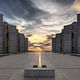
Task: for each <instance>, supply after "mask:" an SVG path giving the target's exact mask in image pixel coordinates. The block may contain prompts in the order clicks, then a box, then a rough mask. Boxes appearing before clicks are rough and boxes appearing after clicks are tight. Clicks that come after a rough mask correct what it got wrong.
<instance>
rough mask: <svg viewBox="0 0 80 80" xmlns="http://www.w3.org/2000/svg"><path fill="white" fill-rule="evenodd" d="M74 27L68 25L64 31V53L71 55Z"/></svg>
mask: <svg viewBox="0 0 80 80" xmlns="http://www.w3.org/2000/svg"><path fill="white" fill-rule="evenodd" d="M71 37H72V25H67V26H65V27H64V29H63V30H62V52H63V53H71V52H72V51H71V49H72V48H71V46H72V41H71V40H72V39H71Z"/></svg>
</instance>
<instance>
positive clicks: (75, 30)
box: [72, 22, 78, 54]
mask: <svg viewBox="0 0 80 80" xmlns="http://www.w3.org/2000/svg"><path fill="white" fill-rule="evenodd" d="M77 33H78V26H77V22H73V23H72V53H75V54H76V53H77V37H78V36H77Z"/></svg>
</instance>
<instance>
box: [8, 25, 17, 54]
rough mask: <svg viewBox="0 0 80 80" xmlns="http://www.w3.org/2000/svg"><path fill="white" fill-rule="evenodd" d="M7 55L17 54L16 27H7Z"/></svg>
mask: <svg viewBox="0 0 80 80" xmlns="http://www.w3.org/2000/svg"><path fill="white" fill-rule="evenodd" d="M8 31H9V43H8V45H9V53H18V30H17V29H16V26H13V25H9V26H8Z"/></svg>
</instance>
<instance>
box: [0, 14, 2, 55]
mask: <svg viewBox="0 0 80 80" xmlns="http://www.w3.org/2000/svg"><path fill="white" fill-rule="evenodd" d="M0 54H3V15H2V14H0Z"/></svg>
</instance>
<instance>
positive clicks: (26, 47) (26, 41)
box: [25, 38, 28, 52]
mask: <svg viewBox="0 0 80 80" xmlns="http://www.w3.org/2000/svg"><path fill="white" fill-rule="evenodd" d="M25 52H28V38H25Z"/></svg>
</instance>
